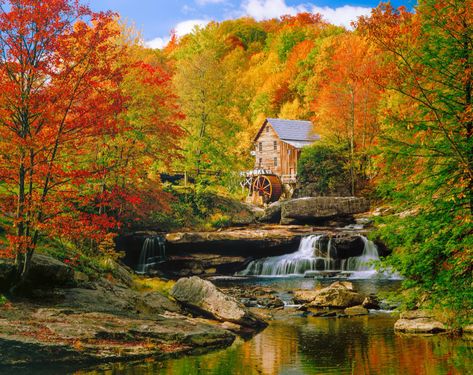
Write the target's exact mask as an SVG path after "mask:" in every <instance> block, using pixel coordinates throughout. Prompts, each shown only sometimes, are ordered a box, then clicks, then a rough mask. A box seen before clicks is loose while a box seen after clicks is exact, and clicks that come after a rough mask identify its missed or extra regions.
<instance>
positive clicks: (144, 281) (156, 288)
mask: <svg viewBox="0 0 473 375" xmlns="http://www.w3.org/2000/svg"><path fill="white" fill-rule="evenodd" d="M174 284H175V282H174V281H170V280H162V279H159V278H143V277H139V276H135V277H134V278H133V289H134V290H136V291H138V292H159V293H161V294H163V295H165V296H166V297H169V293H170V292H171V289H172V287H173V286H174Z"/></svg>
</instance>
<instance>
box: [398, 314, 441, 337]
mask: <svg viewBox="0 0 473 375" xmlns="http://www.w3.org/2000/svg"><path fill="white" fill-rule="evenodd" d="M394 330H396V331H400V332H406V333H438V332H444V331H446V330H447V327H446V326H445V325H444V324H443V323H441V322H439V321H438V320H435V319H434V318H433V316H432V314H431V313H430V312H428V311H425V310H413V311H406V312H403V313H402V314H401V315H400V319H399V320H397V321H396V323H394Z"/></svg>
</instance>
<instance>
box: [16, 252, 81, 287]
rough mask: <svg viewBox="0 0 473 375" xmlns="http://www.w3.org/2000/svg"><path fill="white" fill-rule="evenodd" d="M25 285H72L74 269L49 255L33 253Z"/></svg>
mask: <svg viewBox="0 0 473 375" xmlns="http://www.w3.org/2000/svg"><path fill="white" fill-rule="evenodd" d="M25 285H27V286H29V287H31V288H33V289H37V288H50V287H58V288H60V287H66V286H73V285H74V270H73V269H72V268H71V267H69V266H68V265H67V264H64V263H63V262H60V261H59V260H57V259H54V258H51V257H50V256H47V255H42V254H34V255H33V258H32V259H31V266H30V269H29V271H28V274H27V275H26V279H25Z"/></svg>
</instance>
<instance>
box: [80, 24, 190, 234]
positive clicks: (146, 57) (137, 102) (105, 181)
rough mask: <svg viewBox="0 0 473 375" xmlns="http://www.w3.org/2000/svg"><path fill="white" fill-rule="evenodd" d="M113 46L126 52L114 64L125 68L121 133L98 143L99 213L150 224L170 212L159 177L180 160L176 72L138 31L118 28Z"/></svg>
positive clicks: (180, 133)
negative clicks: (156, 216)
mask: <svg viewBox="0 0 473 375" xmlns="http://www.w3.org/2000/svg"><path fill="white" fill-rule="evenodd" d="M112 26H113V27H115V28H116V29H118V30H119V31H120V34H119V35H118V37H117V38H115V39H114V40H112V41H111V42H112V43H116V44H118V45H120V46H122V47H123V48H122V53H121V55H120V56H119V58H118V60H117V61H116V62H115V63H116V64H119V65H120V66H123V67H125V68H126V69H125V72H124V75H123V79H122V81H121V83H120V89H121V92H122V95H123V97H124V99H123V110H122V111H121V112H120V114H119V115H118V117H117V119H118V120H119V121H120V123H121V129H120V130H121V131H120V132H118V133H115V134H112V135H106V136H105V138H104V139H102V138H97V140H96V142H97V143H98V144H100V146H97V147H95V148H94V149H93V152H92V153H91V155H89V156H90V157H91V158H93V160H94V163H96V164H97V165H98V166H100V168H101V169H102V170H103V171H104V173H102V174H101V178H100V186H101V187H100V191H101V193H100V201H99V202H98V204H99V209H98V211H99V213H100V214H107V215H108V216H112V217H114V218H115V219H116V220H118V221H120V222H122V223H123V222H125V223H126V224H129V225H132V224H133V223H135V222H140V223H143V222H146V221H149V218H150V217H151V216H152V214H153V212H156V211H162V210H167V209H168V202H169V200H170V199H171V197H170V195H169V194H166V193H164V192H163V188H162V184H161V181H160V173H162V172H165V171H168V170H169V169H170V167H171V164H172V163H173V162H174V161H175V160H176V159H177V158H179V156H180V149H179V141H180V138H181V137H182V135H183V131H182V129H181V128H180V127H179V126H178V125H177V123H176V122H177V121H179V120H182V119H183V115H182V114H181V113H180V111H179V108H178V105H177V97H176V95H175V94H174V91H173V86H172V70H171V68H170V67H169V64H167V62H166V59H165V57H164V56H163V53H162V52H161V51H159V50H152V49H147V48H144V47H143V46H142V45H141V38H140V35H139V33H137V32H136V31H135V30H134V29H133V28H131V27H128V26H126V25H123V24H122V23H121V22H116V24H114V25H112Z"/></svg>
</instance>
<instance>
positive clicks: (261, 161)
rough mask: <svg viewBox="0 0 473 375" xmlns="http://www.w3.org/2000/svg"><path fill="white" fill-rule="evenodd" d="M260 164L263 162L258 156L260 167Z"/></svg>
mask: <svg viewBox="0 0 473 375" xmlns="http://www.w3.org/2000/svg"><path fill="white" fill-rule="evenodd" d="M261 164H263V159H261V158H259V166H260V167H261Z"/></svg>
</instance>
